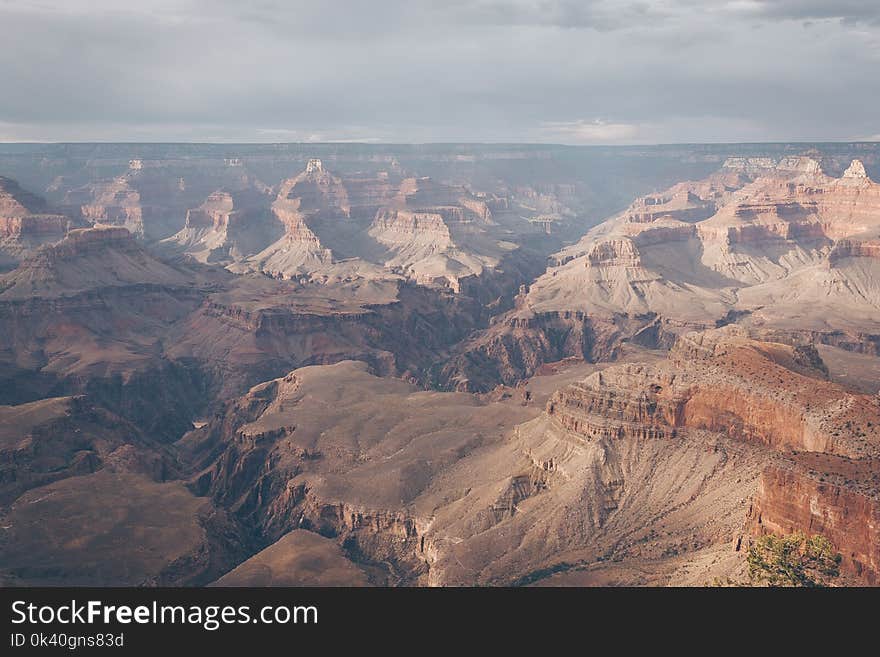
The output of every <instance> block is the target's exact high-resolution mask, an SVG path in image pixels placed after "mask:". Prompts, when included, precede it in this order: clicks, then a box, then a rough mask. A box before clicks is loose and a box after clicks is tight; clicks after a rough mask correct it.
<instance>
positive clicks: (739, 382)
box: [547, 327, 880, 458]
mask: <svg viewBox="0 0 880 657" xmlns="http://www.w3.org/2000/svg"><path fill="white" fill-rule="evenodd" d="M726 328H727V327H726ZM726 328H725V329H722V330H720V331H708V332H706V333H702V334H700V333H694V334H689V335H687V336H685V337H684V338H681V339H680V340H679V342H678V343H677V344H676V347H675V348H674V349H673V351H672V353H671V354H670V358H669V359H668V360H667V361H666V362H663V363H660V364H658V365H620V366H615V367H611V368H608V369H606V370H603V371H602V372H599V373H596V374H593V375H592V376H590V377H588V378H587V379H585V380H584V381H582V382H581V383H578V384H574V385H572V386H569V387H566V388H563V389H562V390H560V391H558V392H557V393H556V394H554V395H553V397H551V399H550V401H549V402H548V405H547V413H548V415H549V416H550V417H551V418H553V419H554V421H556V422H557V423H558V424H559V425H560V426H562V427H564V428H565V429H567V430H569V431H572V432H574V433H576V434H579V435H581V436H582V437H584V438H586V439H587V440H595V439H597V438H614V437H623V436H637V437H669V436H674V435H676V433H677V432H679V431H681V430H685V429H689V430H705V431H710V432H714V433H719V434H724V435H726V436H728V437H729V438H733V439H736V440H743V441H749V442H756V443H763V444H765V445H768V446H769V447H771V448H774V449H777V450H780V451H786V450H789V449H795V450H803V451H810V452H827V453H832V454H838V455H843V456H849V457H851V458H861V457H864V456H870V457H878V456H880V399H878V398H877V397H876V396H871V395H861V394H855V393H851V392H849V391H848V390H846V389H844V388H842V387H841V386H839V385H836V384H834V383H830V382H829V381H827V380H825V376H826V374H827V372H823V371H822V369H821V368H822V367H824V364H823V363H822V362H821V359H820V358H819V356H818V353H816V351H815V349H811V348H809V347H789V346H786V345H781V344H776V343H766V342H759V341H755V340H750V339H748V338H745V337H742V333H741V332H740V331H738V330H734V331H730V330H726Z"/></svg>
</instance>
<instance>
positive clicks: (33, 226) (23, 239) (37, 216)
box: [0, 176, 71, 271]
mask: <svg viewBox="0 0 880 657" xmlns="http://www.w3.org/2000/svg"><path fill="white" fill-rule="evenodd" d="M70 223H71V222H70V220H69V219H68V218H67V217H65V216H63V215H61V214H53V213H52V211H51V209H50V208H49V206H48V204H47V203H46V201H45V200H44V199H42V198H41V197H39V196H36V195H35V194H31V193H29V192H27V191H25V190H24V189H22V188H21V186H19V184H18V183H17V182H15V181H14V180H11V179H10V178H4V177H2V176H0V271H2V270H3V269H7V268H12V267H13V266H15V265H16V264H17V263H18V262H20V261H21V260H22V259H24V258H26V257H27V256H28V255H30V254H31V253H33V251H34V250H36V249H37V248H39V247H40V246H42V245H43V244H49V243H52V242H56V241H58V240H60V239H62V238H63V237H64V235H65V233H66V232H67V229H68V227H69V225H70Z"/></svg>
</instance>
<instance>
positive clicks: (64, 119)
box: [0, 0, 880, 143]
mask: <svg viewBox="0 0 880 657" xmlns="http://www.w3.org/2000/svg"><path fill="white" fill-rule="evenodd" d="M878 13H880V10H878V8H877V3H875V2H855V1H853V0H845V1H843V2H835V3H830V2H829V3H825V2H819V1H818V0H816V1H813V0H806V1H805V2H794V1H786V0H776V1H773V0H764V1H759V0H730V1H722V0H715V1H714V2H708V3H707V2H700V3H696V2H695V1H694V0H665V1H660V0H656V1H653V2H637V1H626V0H618V1H615V0H596V1H593V2H589V1H587V2H576V1H575V0H558V1H552V0H512V1H506V2H502V0H477V1H472V2H467V1H465V0H449V1H447V2H443V3H438V2H428V1H427V0H410V1H408V2H404V1H403V0H383V1H379V0H373V1H371V2H366V1H358V0H336V1H335V2H332V3H319V2H314V0H310V1H308V2H299V1H296V2H281V1H280V0H279V1H277V2H276V1H273V0H254V1H250V2H244V1H241V0H238V1H232V0H211V1H208V0H140V1H139V2H138V3H119V2H118V1H117V0H0V25H2V26H3V39H0V140H16V139H19V140H95V139H105V140H117V139H118V140H126V139H131V140H211V141H239V140H257V141H309V140H312V141H314V140H328V141H332V140H357V141H375V140H383V141H458V140H462V141H465V140H467V141H557V142H565V143H633V142H658V141H659V142H669V141H716V140H717V141H738V140H748V141H751V140H792V139H807V140H813V139H850V138H856V137H859V136H864V135H876V134H877V133H878V132H880V125H878V123H880V119H878V118H877V116H876V112H875V110H874V108H875V107H876V106H877V101H878V99H880V79H878V76H877V75H876V73H875V71H876V69H877V66H878V63H880V25H878V20H877V19H878ZM808 23H809V25H807V24H808Z"/></svg>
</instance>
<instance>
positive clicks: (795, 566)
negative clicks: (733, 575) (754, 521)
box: [747, 532, 841, 586]
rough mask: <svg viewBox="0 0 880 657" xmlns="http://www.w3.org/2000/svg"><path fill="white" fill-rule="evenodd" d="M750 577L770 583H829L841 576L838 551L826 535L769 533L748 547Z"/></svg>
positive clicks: (803, 584) (759, 582) (804, 584)
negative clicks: (781, 534) (778, 534)
mask: <svg viewBox="0 0 880 657" xmlns="http://www.w3.org/2000/svg"><path fill="white" fill-rule="evenodd" d="M747 560H748V564H749V579H750V580H751V582H752V584H768V585H769V586H828V585H829V584H830V583H831V580H833V579H834V578H835V577H837V576H838V575H840V560H841V556H840V553H839V552H836V551H835V550H834V546H833V545H832V544H831V541H829V540H828V539H827V538H825V537H824V536H819V535H816V536H806V535H805V534H803V533H801V532H797V533H794V534H789V535H787V536H776V535H774V534H767V535H766V536H761V537H760V538H758V539H757V540H756V541H755V542H754V543H753V544H752V546H751V547H750V548H749V555H748V558H747Z"/></svg>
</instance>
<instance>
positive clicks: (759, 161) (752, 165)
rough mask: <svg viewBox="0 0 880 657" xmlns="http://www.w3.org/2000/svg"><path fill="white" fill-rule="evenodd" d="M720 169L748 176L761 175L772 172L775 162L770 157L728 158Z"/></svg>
mask: <svg viewBox="0 0 880 657" xmlns="http://www.w3.org/2000/svg"><path fill="white" fill-rule="evenodd" d="M721 167H722V169H728V170H731V171H737V172H741V173H745V174H749V175H761V174H765V173H768V172H770V171H773V170H774V169H775V168H776V160H774V159H773V158H772V157H729V158H727V159H726V160H724V164H722V165H721Z"/></svg>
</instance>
